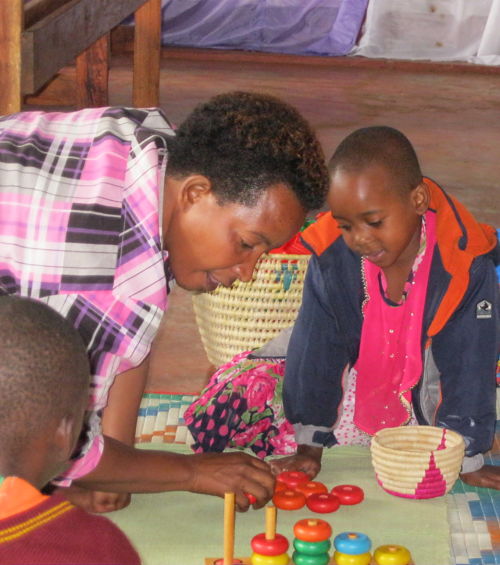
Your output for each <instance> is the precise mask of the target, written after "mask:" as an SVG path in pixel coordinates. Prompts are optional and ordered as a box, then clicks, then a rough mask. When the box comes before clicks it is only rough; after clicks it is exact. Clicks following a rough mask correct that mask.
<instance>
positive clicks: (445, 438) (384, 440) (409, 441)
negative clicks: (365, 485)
mask: <svg viewBox="0 0 500 565" xmlns="http://www.w3.org/2000/svg"><path fill="white" fill-rule="evenodd" d="M371 455H372V464H373V468H374V469H375V474H376V477H377V481H378V482H379V484H380V486H381V487H382V488H383V489H384V490H385V491H387V492H388V493H390V494H394V495H396V496H402V497H406V498H434V497H436V496H442V495H444V494H446V493H447V492H449V490H450V489H451V488H452V486H453V485H454V483H455V481H456V480H457V478H458V474H459V473H460V468H461V465H462V460H463V457H464V441H463V438H462V436H461V435H460V434H457V433H456V432H454V431H452V430H447V429H443V428H435V427H432V426H403V427H399V428H385V429H383V430H380V431H378V432H377V433H376V434H375V436H374V437H373V439H372V443H371Z"/></svg>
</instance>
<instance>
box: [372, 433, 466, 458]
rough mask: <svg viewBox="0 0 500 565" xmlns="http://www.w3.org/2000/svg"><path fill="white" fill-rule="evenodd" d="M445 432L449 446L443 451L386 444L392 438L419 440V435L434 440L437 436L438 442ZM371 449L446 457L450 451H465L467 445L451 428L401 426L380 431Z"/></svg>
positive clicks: (392, 452)
mask: <svg viewBox="0 0 500 565" xmlns="http://www.w3.org/2000/svg"><path fill="white" fill-rule="evenodd" d="M443 430H446V440H447V445H446V447H444V448H443V449H438V448H437V447H436V448H434V449H429V448H425V447H423V448H422V449H418V448H417V447H415V448H414V447H411V448H410V447H408V448H405V447H399V448H396V447H391V446H390V445H387V444H386V441H389V440H390V439H391V438H394V437H396V436H397V439H398V440H400V441H404V440H405V437H404V436H411V437H412V439H418V437H416V436H419V435H420V436H421V437H422V438H425V439H433V437H434V436H436V440H439V439H440V438H441V437H442V434H443ZM370 447H371V449H372V450H373V449H375V450H377V449H378V450H382V451H386V452H387V453H391V454H398V453H399V454H401V453H408V454H422V453H436V454H437V453H442V454H443V455H444V454H445V453H449V452H450V451H457V452H461V451H463V450H464V449H465V443H464V439H463V437H462V436H461V435H460V434H459V433H458V432H455V431H454V430H450V429H449V428H438V427H436V426H400V427H394V428H383V429H381V430H379V431H378V432H377V433H376V434H375V435H374V436H373V438H372V441H371V446H370Z"/></svg>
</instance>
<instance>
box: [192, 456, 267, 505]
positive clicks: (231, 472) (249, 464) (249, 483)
mask: <svg viewBox="0 0 500 565" xmlns="http://www.w3.org/2000/svg"><path fill="white" fill-rule="evenodd" d="M188 461H189V463H190V467H191V470H192V472H191V479H190V480H189V483H188V485H187V489H186V490H189V491H191V492H198V493H204V494H213V495H215V496H222V497H223V496H224V494H225V493H226V492H234V494H235V502H236V509H237V510H239V511H240V512H245V511H247V510H248V508H249V507H250V501H249V497H248V495H249V494H251V495H253V496H254V497H255V502H253V504H252V506H253V507H254V508H262V507H263V506H265V505H266V504H267V502H269V500H271V498H272V496H273V493H274V475H273V473H272V471H271V467H270V465H268V464H267V463H265V462H264V461H261V460H260V459H258V458H257V457H253V456H251V455H248V454H247V453H241V452H238V453H202V454H195V455H190V456H189V459H188Z"/></svg>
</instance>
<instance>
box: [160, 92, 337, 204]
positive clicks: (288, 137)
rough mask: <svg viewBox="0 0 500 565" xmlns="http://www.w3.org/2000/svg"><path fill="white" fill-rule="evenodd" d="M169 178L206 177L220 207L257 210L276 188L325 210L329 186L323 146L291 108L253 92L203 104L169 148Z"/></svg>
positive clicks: (181, 126)
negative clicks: (234, 205)
mask: <svg viewBox="0 0 500 565" xmlns="http://www.w3.org/2000/svg"><path fill="white" fill-rule="evenodd" d="M167 174H168V175H172V176H186V175H189V174H202V175H204V176H206V177H207V178H208V179H210V181H211V182H212V189H213V191H214V193H215V194H216V196H217V198H218V201H219V203H221V204H222V203H225V202H237V203H241V204H244V205H252V204H254V203H255V202H256V201H257V200H258V199H259V197H260V196H261V195H262V193H263V192H264V191H266V190H267V189H268V188H269V187H270V186H271V185H275V184H278V183H282V184H284V185H285V186H287V187H288V188H290V189H291V190H292V191H293V192H294V193H295V195H296V196H297V199H298V200H299V202H300V203H301V205H302V207H303V208H304V210H306V211H309V210H313V209H317V208H320V207H321V206H322V205H323V203H324V200H325V198H326V193H327V191H328V186H329V176H328V169H327V167H326V162H325V158H324V154H323V151H322V149H321V146H320V144H319V142H318V140H317V138H316V136H315V134H314V132H313V130H312V128H311V126H310V125H309V124H308V122H307V121H306V120H305V119H304V118H303V117H302V116H301V114H300V113H299V112H298V111H297V110H296V109H295V108H294V107H292V106H290V105H289V104H287V103H285V102H283V101H282V100H280V99H278V98H275V97H273V96H268V95H265V94H257V93H252V92H229V93H226V94H220V95H218V96H215V97H214V98H212V99H210V100H209V101H208V102H206V103H203V104H200V105H199V106H197V107H196V108H195V109H194V111H193V112H192V113H191V114H190V115H189V116H188V117H187V119H186V120H185V121H184V122H183V123H182V124H181V125H180V127H179V128H178V130H177V132H176V137H175V138H174V139H173V142H172V143H169V158H168V165H167Z"/></svg>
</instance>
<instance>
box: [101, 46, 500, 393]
mask: <svg viewBox="0 0 500 565" xmlns="http://www.w3.org/2000/svg"><path fill="white" fill-rule="evenodd" d="M130 69H131V65H130V57H129V56H128V55H123V54H122V55H119V56H116V57H114V60H113V67H112V69H111V74H110V103H111V104H116V105H129V104H131V88H132V80H131V70H130ZM233 89H241V90H256V91H261V92H266V93H269V94H274V95H277V96H281V97H282V98H284V99H285V100H287V101H288V102H290V103H291V104H293V105H295V106H296V107H297V108H298V109H299V110H300V111H301V112H302V113H303V114H304V115H305V117H306V118H307V119H309V121H310V122H311V124H312V125H313V126H314V127H315V129H316V130H317V133H318V135H319V138H320V140H321V142H322V144H323V146H324V149H325V153H326V155H327V157H328V156H329V155H330V154H331V153H332V151H333V150H334V148H335V147H336V145H337V144H338V143H339V142H340V141H341V139H342V138H343V137H344V136H345V135H347V134H348V133H349V132H351V131H352V130H354V129H356V128H358V127H362V126H366V125H374V124H385V125H390V126H393V127H396V128H398V129H400V130H402V131H403V132H404V133H405V134H406V135H407V136H408V137H409V139H410V140H411V141H412V143H413V144H414V146H415V148H416V151H417V154H418V155H419V158H420V161H421V165H422V169H423V171H424V174H426V175H427V176H430V177H431V178H433V179H435V180H437V181H438V182H439V183H440V184H441V185H443V186H444V187H445V188H447V190H448V191H449V192H450V193H451V194H453V195H455V196H456V197H457V198H459V199H460V200H462V202H463V203H464V204H466V205H467V206H468V207H469V208H470V209H471V211H472V212H473V213H474V214H475V215H476V217H478V218H479V219H480V220H482V221H486V222H489V223H492V224H494V225H496V226H499V227H500V204H499V202H500V69H498V68H493V67H477V66H476V67H474V66H472V65H467V64H458V65H445V64H439V63H434V64H430V63H404V62H398V63H396V62H390V61H389V62H383V61H374V60H366V59H362V58H356V59H348V58H320V57H296V56H279V55H269V54H267V55H266V54H257V53H242V52H217V51H201V50H191V49H185V50H182V49H172V50H168V51H167V50H165V51H164V53H163V57H162V73H161V99H160V105H161V106H162V108H163V109H164V111H165V113H166V115H167V116H168V117H169V118H170V119H171V120H172V121H173V122H174V123H179V122H180V121H182V120H183V119H184V118H185V117H186V115H187V114H188V113H189V112H190V110H191V109H192V108H193V107H194V105H195V104H197V103H198V102H201V101H204V100H206V99H207V98H209V97H210V96H212V95H214V94H217V93H220V92H223V91H227V90H233ZM209 370H210V367H209V362H208V360H207V358H206V356H205V353H204V351H203V347H202V345H201V342H200V338H199V335H198V332H197V328H196V323H195V320H194V315H193V311H192V307H191V297H190V295H189V293H187V292H185V291H183V290H181V289H176V290H175V291H174V292H173V294H172V295H171V307H170V310H169V312H168V313H167V316H166V317H165V321H164V325H163V327H162V330H161V332H160V334H159V336H158V338H157V340H156V342H155V346H154V348H153V354H152V366H151V373H150V379H149V383H148V390H157V391H166V392H197V391H199V390H200V389H201V387H202V386H203V384H204V383H205V382H206V380H207V378H208V374H209Z"/></svg>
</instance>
